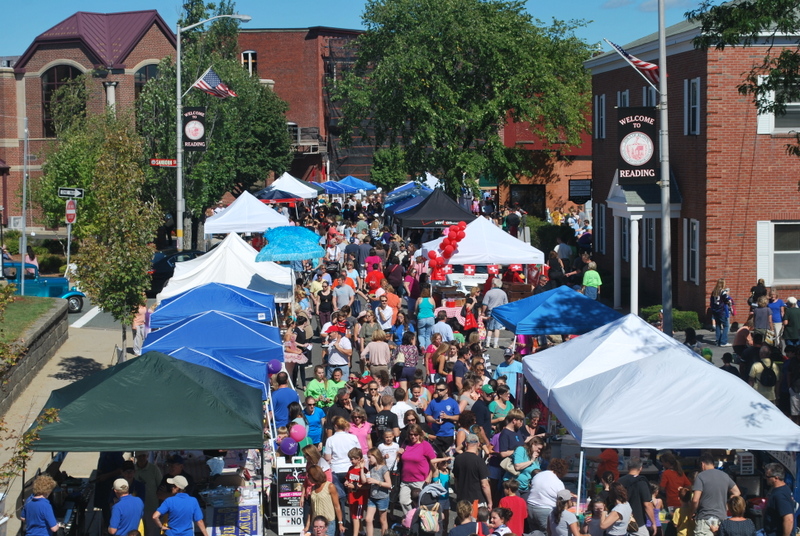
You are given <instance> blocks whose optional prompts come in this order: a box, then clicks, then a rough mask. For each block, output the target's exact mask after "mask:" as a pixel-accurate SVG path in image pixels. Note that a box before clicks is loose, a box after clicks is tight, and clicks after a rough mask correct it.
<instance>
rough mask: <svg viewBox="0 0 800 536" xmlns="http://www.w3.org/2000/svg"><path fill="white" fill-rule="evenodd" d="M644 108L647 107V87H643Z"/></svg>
mask: <svg viewBox="0 0 800 536" xmlns="http://www.w3.org/2000/svg"><path fill="white" fill-rule="evenodd" d="M642 106H647V86H642Z"/></svg>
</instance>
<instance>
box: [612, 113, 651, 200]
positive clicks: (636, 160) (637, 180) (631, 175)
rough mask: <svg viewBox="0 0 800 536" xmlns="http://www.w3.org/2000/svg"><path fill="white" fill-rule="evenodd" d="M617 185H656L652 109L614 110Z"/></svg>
mask: <svg viewBox="0 0 800 536" xmlns="http://www.w3.org/2000/svg"><path fill="white" fill-rule="evenodd" d="M617 114H618V115H617V133H618V136H619V137H618V139H619V162H618V164H617V169H618V170H619V184H623V185H624V184H655V183H656V182H658V129H657V127H656V109H655V108H652V107H641V108H618V109H617Z"/></svg>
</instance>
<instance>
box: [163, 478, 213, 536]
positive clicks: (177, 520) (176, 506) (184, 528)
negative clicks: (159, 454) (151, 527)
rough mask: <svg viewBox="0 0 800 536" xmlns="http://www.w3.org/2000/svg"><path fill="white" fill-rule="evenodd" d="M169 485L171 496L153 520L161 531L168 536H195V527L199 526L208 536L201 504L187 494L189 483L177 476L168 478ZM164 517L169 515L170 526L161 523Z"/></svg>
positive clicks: (204, 535) (204, 534) (205, 535)
mask: <svg viewBox="0 0 800 536" xmlns="http://www.w3.org/2000/svg"><path fill="white" fill-rule="evenodd" d="M167 484H168V485H169V486H170V496H169V497H167V498H166V499H165V500H164V502H163V503H161V506H159V507H158V510H156V511H155V513H154V514H153V520H154V521H155V522H156V525H157V526H158V528H159V530H161V531H163V532H164V533H165V534H166V535H167V536H193V535H194V525H197V528H198V529H199V530H200V532H201V533H202V534H203V536H208V532H207V531H206V524H205V522H203V511H202V510H201V509H200V503H198V502H197V499H195V498H194V497H192V496H191V495H189V494H187V493H186V488H187V487H188V486H189V481H188V480H186V478H185V477H184V476H182V475H176V476H171V477H168V478H167ZM163 515H169V521H168V525H164V524H163V523H162V522H161V516H163Z"/></svg>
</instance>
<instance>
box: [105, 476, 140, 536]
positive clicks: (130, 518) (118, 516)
mask: <svg viewBox="0 0 800 536" xmlns="http://www.w3.org/2000/svg"><path fill="white" fill-rule="evenodd" d="M113 489H114V495H116V496H117V503H116V504H114V506H112V507H111V521H110V522H109V524H108V533H109V534H111V535H112V536H113V535H114V534H121V535H122V536H126V535H127V534H128V533H129V532H131V531H132V530H138V529H139V522H140V521H141V520H142V514H144V501H142V500H141V499H140V498H139V497H134V496H133V495H131V494H130V493H129V491H130V490H129V487H128V481H127V480H125V479H124V478H118V479H116V480H115V481H114V486H113Z"/></svg>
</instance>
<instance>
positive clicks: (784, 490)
mask: <svg viewBox="0 0 800 536" xmlns="http://www.w3.org/2000/svg"><path fill="white" fill-rule="evenodd" d="M786 514H794V499H792V490H791V489H789V486H786V485H783V486H780V487H778V488H774V489H773V490H772V491H770V492H769V495H768V496H767V508H766V509H765V510H764V532H766V533H767V536H782V535H783V516H785V515H786ZM791 534H794V531H792V532H791Z"/></svg>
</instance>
